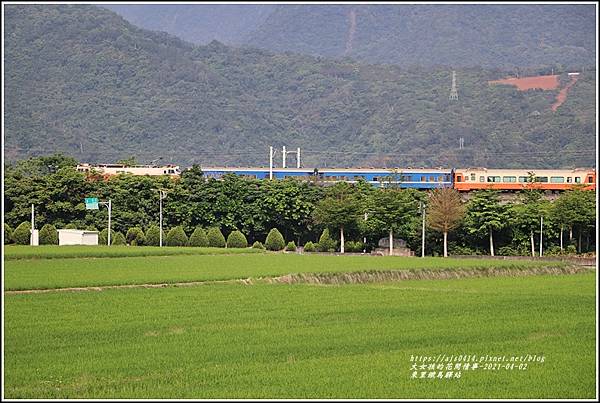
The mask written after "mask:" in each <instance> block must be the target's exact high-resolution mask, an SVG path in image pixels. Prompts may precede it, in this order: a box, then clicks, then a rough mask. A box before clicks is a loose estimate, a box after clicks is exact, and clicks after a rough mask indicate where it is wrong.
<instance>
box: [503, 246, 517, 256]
mask: <svg viewBox="0 0 600 403" xmlns="http://www.w3.org/2000/svg"><path fill="white" fill-rule="evenodd" d="M519 255H521V253H519V250H517V249H515V248H513V247H512V246H508V245H507V246H501V247H500V248H498V256H519Z"/></svg>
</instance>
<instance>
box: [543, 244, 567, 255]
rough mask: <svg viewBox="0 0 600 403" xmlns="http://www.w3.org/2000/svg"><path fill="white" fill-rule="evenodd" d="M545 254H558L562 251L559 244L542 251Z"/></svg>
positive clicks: (562, 252) (561, 253) (562, 253)
mask: <svg viewBox="0 0 600 403" xmlns="http://www.w3.org/2000/svg"><path fill="white" fill-rule="evenodd" d="M543 253H544V255H546V256H560V255H564V251H562V250H560V246H558V245H554V246H551V247H550V248H549V249H548V250H545V251H543Z"/></svg>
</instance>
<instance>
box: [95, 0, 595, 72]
mask: <svg viewBox="0 0 600 403" xmlns="http://www.w3.org/2000/svg"><path fill="white" fill-rule="evenodd" d="M103 7H106V8H109V9H111V10H113V11H116V12H118V13H119V14H121V15H122V16H123V17H125V18H126V19H127V20H128V21H130V22H131V23H133V24H135V25H138V26H140V27H142V28H146V29H152V30H158V31H165V32H168V33H170V34H172V35H176V36H178V37H180V38H182V39H185V40H187V41H190V42H194V43H197V44H207V43H208V42H210V41H211V40H212V39H216V40H218V41H220V42H223V43H227V44H241V43H245V44H248V45H251V46H254V47H258V48H262V49H267V50H272V51H276V52H281V51H292V52H297V53H304V54H310V55H315V56H316V55H319V56H326V57H343V56H349V57H352V58H353V59H355V60H359V61H363V62H367V63H393V64H397V65H400V66H404V67H411V66H425V67H432V66H454V67H475V66H480V67H484V68H497V67H498V68H518V67H541V66H563V67H565V68H577V69H580V68H581V66H584V65H585V66H593V65H595V58H596V42H595V35H594V31H595V24H596V13H595V7H594V5H593V4H587V5H585V4H579V5H573V4H568V5H565V4H543V5H535V4H473V5H470V4H429V5H427V4H394V5H391V4H390V5H385V4H377V5H367V4H330V5H315V4H301V5H294V4H280V5H274V4H244V5H240V4H229V5H214V4H212V5H211V4H194V5H190V4H178V5H166V4H162V5H161V4H136V5H133V4H106V5H103Z"/></svg>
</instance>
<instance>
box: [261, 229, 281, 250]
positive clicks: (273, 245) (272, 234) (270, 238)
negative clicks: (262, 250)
mask: <svg viewBox="0 0 600 403" xmlns="http://www.w3.org/2000/svg"><path fill="white" fill-rule="evenodd" d="M265 247H266V248H267V249H268V250H282V249H283V248H284V247H285V240H284V239H283V235H281V232H279V230H278V229H277V228H273V229H271V231H269V234H268V235H267V239H266V240H265Z"/></svg>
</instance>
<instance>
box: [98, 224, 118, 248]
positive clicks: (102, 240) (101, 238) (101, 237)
mask: <svg viewBox="0 0 600 403" xmlns="http://www.w3.org/2000/svg"><path fill="white" fill-rule="evenodd" d="M114 237H115V230H114V229H113V230H111V231H110V241H111V243H112V241H113V238H114ZM98 245H108V229H106V228H104V229H103V230H102V231H100V233H99V234H98Z"/></svg>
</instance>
